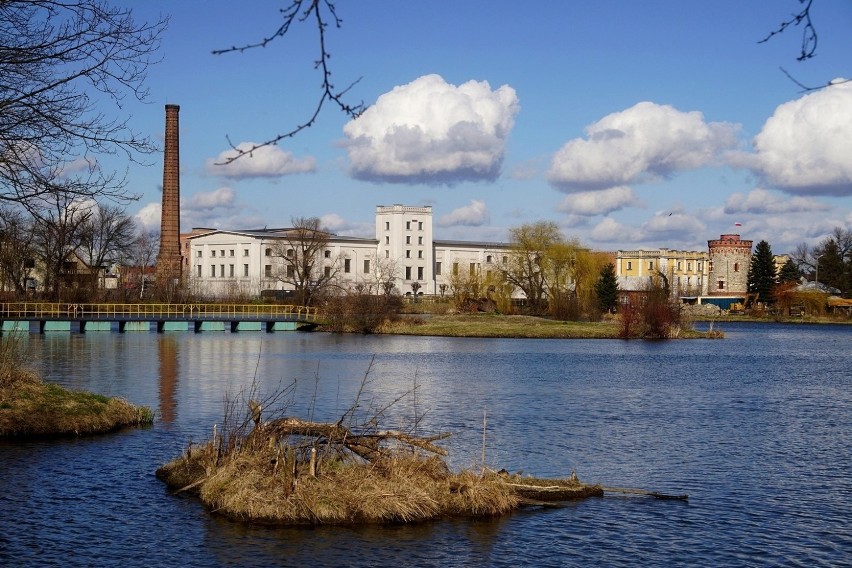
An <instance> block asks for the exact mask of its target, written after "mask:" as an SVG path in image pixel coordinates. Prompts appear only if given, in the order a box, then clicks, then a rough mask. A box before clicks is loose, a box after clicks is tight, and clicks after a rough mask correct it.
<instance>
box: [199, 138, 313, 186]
mask: <svg viewBox="0 0 852 568" xmlns="http://www.w3.org/2000/svg"><path fill="white" fill-rule="evenodd" d="M254 146H256V143H254V142H242V143H240V144H238V145H237V148H238V149H239V150H242V151H244V152H248V151H249V150H251V148H252V147H254ZM236 154H237V152H236V151H235V150H225V151H224V152H222V153H221V154H219V155H218V156H217V157H216V158H208V159H207V161H206V162H205V165H204V169H205V171H206V172H207V173H209V174H211V175H215V176H220V177H225V178H231V179H248V178H276V177H281V176H287V175H293V174H304V173H311V172H314V171H316V160H315V159H314V158H313V157H307V158H302V159H299V158H296V157H294V156H293V154H292V153H291V152H288V151H287V150H282V149H281V148H279V147H278V146H262V147H260V148H257V149H255V150H251V153H249V154H246V155H244V156H242V157H240V158H239V159H237V160H234V161H233V162H231V163H229V164H224V163H223V162H225V161H226V160H227V159H229V158H232V157H233V156H235V155H236ZM217 164H222V165H217Z"/></svg>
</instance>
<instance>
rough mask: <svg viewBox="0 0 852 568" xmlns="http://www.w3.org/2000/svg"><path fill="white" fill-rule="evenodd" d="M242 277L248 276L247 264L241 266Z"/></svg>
mask: <svg viewBox="0 0 852 568" xmlns="http://www.w3.org/2000/svg"><path fill="white" fill-rule="evenodd" d="M243 276H248V264H244V265H243Z"/></svg>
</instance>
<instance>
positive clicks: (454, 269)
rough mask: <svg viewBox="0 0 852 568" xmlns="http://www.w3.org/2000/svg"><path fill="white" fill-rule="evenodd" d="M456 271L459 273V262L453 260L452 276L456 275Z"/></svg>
mask: <svg viewBox="0 0 852 568" xmlns="http://www.w3.org/2000/svg"><path fill="white" fill-rule="evenodd" d="M458 273H459V263H458V262H454V263H453V276H458Z"/></svg>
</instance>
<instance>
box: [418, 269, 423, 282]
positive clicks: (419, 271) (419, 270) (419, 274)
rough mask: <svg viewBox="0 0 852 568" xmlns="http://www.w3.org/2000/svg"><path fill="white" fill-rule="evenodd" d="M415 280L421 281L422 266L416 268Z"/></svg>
mask: <svg viewBox="0 0 852 568" xmlns="http://www.w3.org/2000/svg"><path fill="white" fill-rule="evenodd" d="M417 279H418V280H423V267H422V266H418V267H417Z"/></svg>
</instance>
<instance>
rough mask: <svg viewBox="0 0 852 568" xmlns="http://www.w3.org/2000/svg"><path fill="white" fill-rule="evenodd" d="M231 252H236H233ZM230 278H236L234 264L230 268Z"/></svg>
mask: <svg viewBox="0 0 852 568" xmlns="http://www.w3.org/2000/svg"><path fill="white" fill-rule="evenodd" d="M231 252H234V251H231ZM228 277H229V278H233V277H234V265H233V264H231V265H229V266H228Z"/></svg>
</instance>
